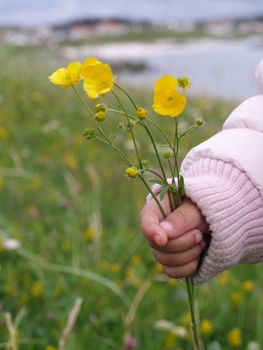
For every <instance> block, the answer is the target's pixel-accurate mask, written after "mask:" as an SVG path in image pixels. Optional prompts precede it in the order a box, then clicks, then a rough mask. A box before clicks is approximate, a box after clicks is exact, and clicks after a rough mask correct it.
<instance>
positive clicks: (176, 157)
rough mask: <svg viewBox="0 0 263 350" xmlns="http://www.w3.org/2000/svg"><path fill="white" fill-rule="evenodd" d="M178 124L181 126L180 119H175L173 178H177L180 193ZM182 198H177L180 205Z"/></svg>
mask: <svg viewBox="0 0 263 350" xmlns="http://www.w3.org/2000/svg"><path fill="white" fill-rule="evenodd" d="M178 124H179V117H177V118H175V132H174V171H173V177H175V174H176V177H177V186H178V192H179V193H181V191H179V188H180V181H179V180H180V173H179V165H178V152H179V141H180V140H179V135H178ZM177 197H178V196H177ZM180 199H181V198H179V197H178V198H177V203H178V205H179V202H180Z"/></svg>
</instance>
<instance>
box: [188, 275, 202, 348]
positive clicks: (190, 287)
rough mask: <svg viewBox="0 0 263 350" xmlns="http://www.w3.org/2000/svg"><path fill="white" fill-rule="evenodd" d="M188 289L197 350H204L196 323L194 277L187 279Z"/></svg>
mask: <svg viewBox="0 0 263 350" xmlns="http://www.w3.org/2000/svg"><path fill="white" fill-rule="evenodd" d="M186 288H187V294H188V301H189V307H190V313H191V320H192V324H191V327H192V333H193V340H194V345H195V350H202V345H201V341H200V339H199V332H198V324H197V321H196V314H195V296H194V285H193V280H192V277H186Z"/></svg>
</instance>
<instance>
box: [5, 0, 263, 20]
mask: <svg viewBox="0 0 263 350" xmlns="http://www.w3.org/2000/svg"><path fill="white" fill-rule="evenodd" d="M256 15H263V0H184V1H182V0H96V1H94V0H0V26H1V25H10V24H13V25H26V26H32V25H45V24H54V23H59V22H63V21H67V20H73V19H76V18H92V17H93V18H94V17H114V16H116V17H125V18H131V19H146V20H152V21H155V22H163V21H166V22H172V21H175V20H178V19H179V20H191V19H210V18H222V17H251V16H256Z"/></svg>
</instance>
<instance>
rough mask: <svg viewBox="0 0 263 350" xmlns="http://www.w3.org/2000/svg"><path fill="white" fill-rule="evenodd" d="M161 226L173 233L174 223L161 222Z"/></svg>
mask: <svg viewBox="0 0 263 350" xmlns="http://www.w3.org/2000/svg"><path fill="white" fill-rule="evenodd" d="M160 226H161V227H162V228H163V229H164V230H165V231H166V232H168V233H173V231H174V229H173V225H172V224H171V223H170V222H169V221H162V222H160Z"/></svg>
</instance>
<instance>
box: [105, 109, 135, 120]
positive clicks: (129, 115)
mask: <svg viewBox="0 0 263 350" xmlns="http://www.w3.org/2000/svg"><path fill="white" fill-rule="evenodd" d="M107 111H109V112H112V113H116V114H120V115H124V116H125V117H126V116H128V117H129V118H131V119H133V120H136V121H138V118H136V117H134V116H133V115H131V114H129V113H124V112H121V111H117V110H116V109H112V108H107Z"/></svg>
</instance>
